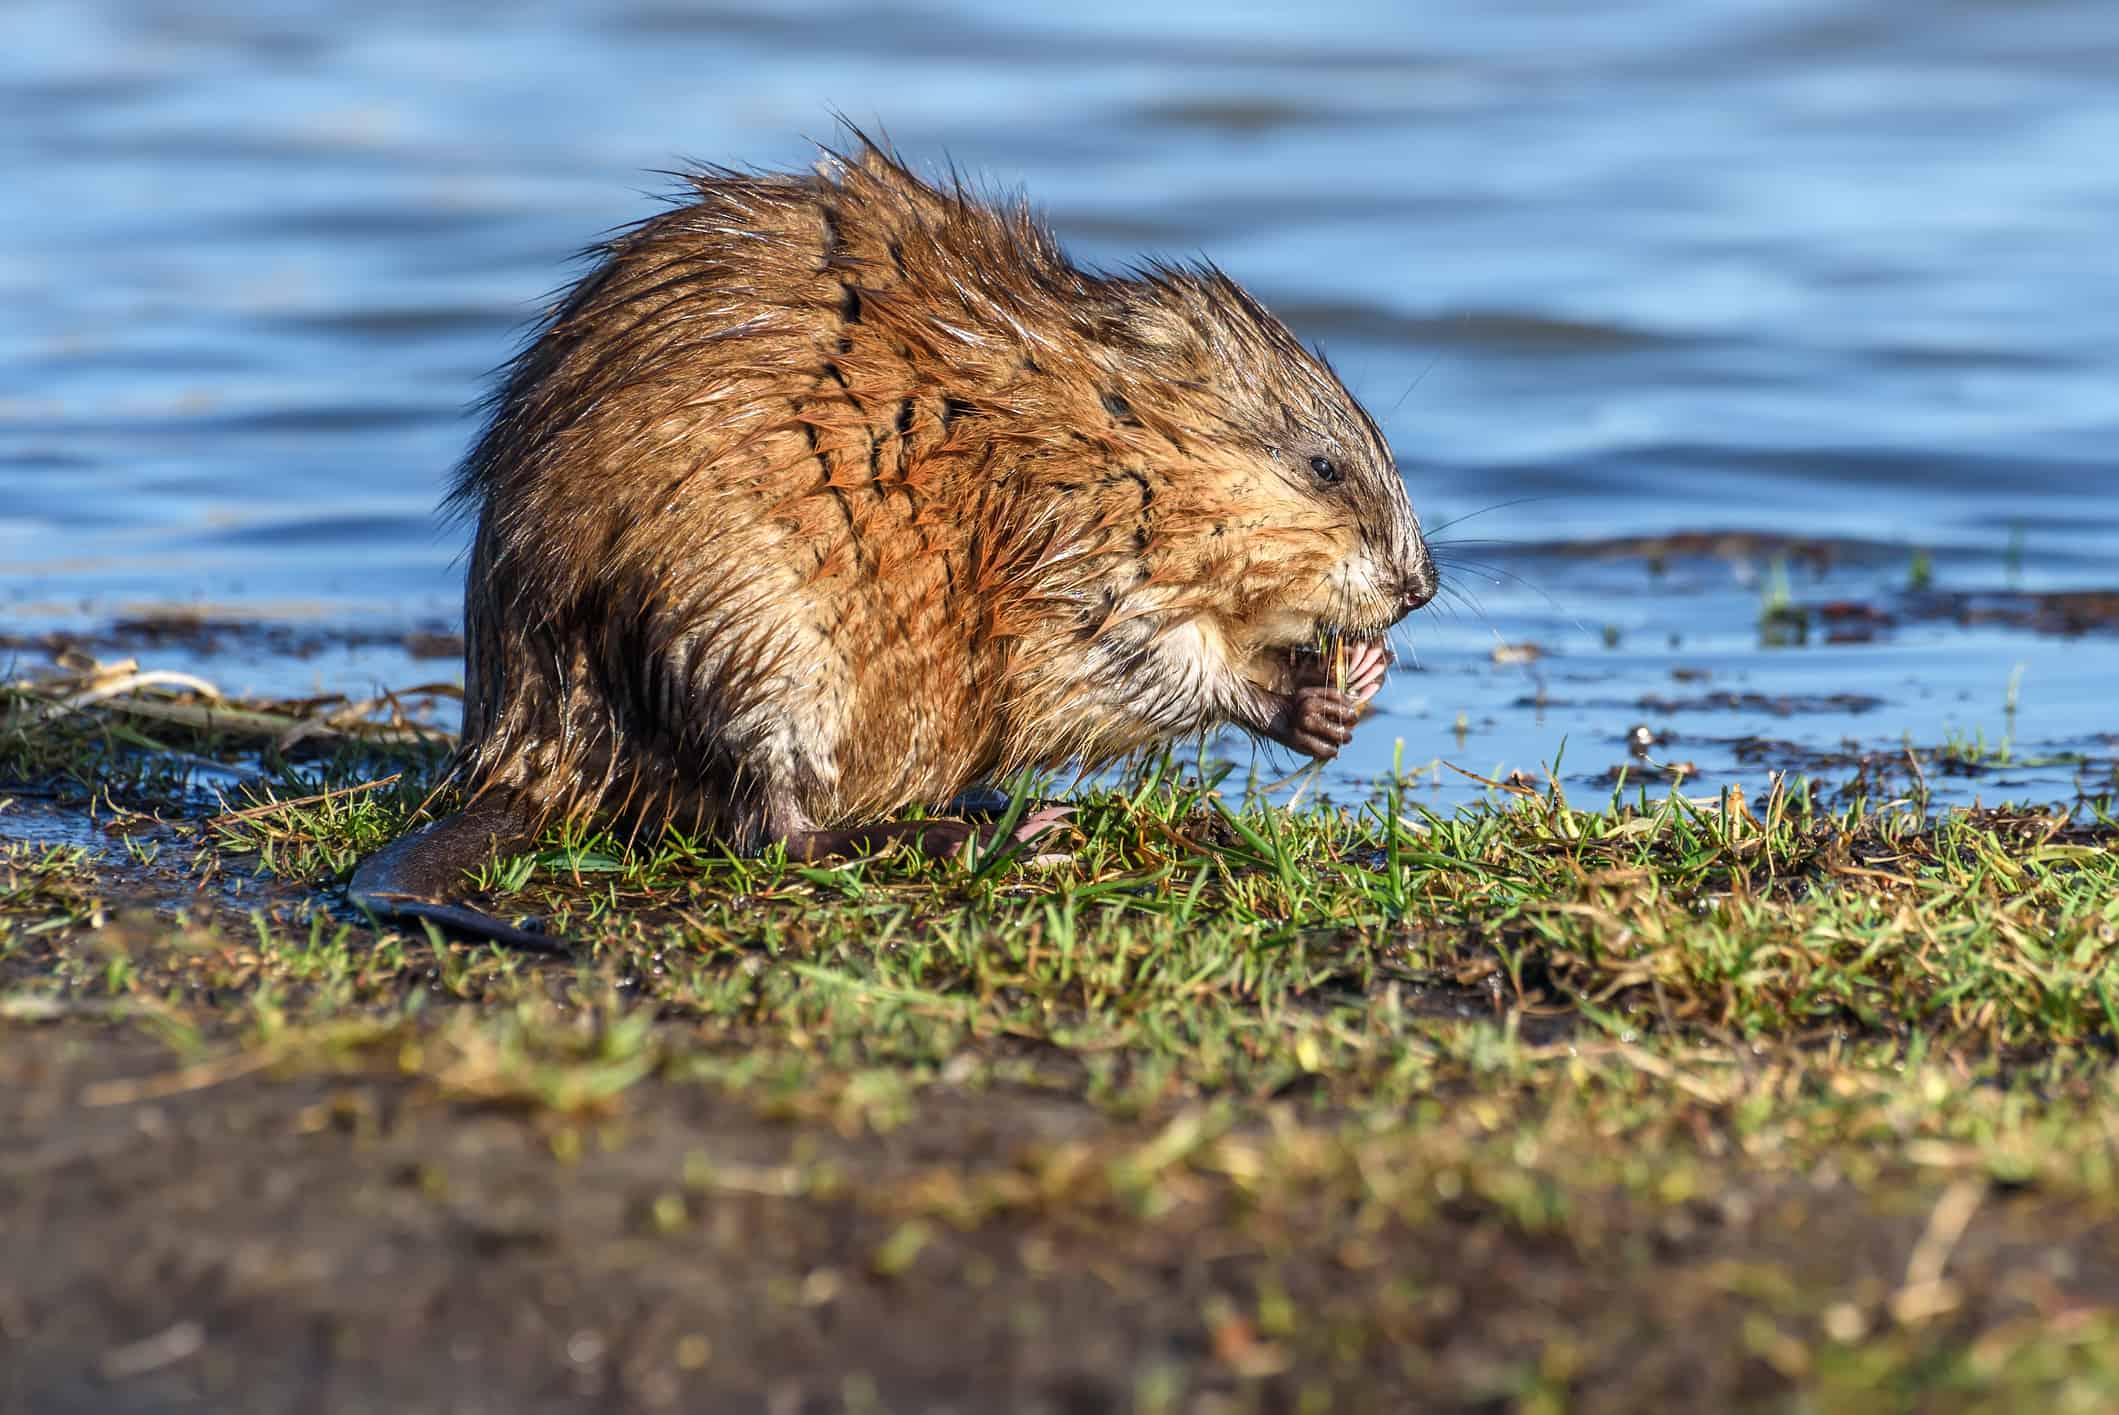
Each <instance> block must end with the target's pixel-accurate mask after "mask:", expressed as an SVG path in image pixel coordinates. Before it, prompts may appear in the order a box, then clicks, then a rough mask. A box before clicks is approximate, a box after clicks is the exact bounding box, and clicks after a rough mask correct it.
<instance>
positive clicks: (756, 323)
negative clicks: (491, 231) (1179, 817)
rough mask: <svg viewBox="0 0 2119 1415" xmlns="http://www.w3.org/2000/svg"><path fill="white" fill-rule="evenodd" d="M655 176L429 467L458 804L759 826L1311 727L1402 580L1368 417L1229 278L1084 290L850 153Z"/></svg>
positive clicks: (1006, 216)
mask: <svg viewBox="0 0 2119 1415" xmlns="http://www.w3.org/2000/svg"><path fill="white" fill-rule="evenodd" d="M691 188H692V191H691V194H690V195H691V199H690V201H689V202H688V203H687V204H685V205H683V206H681V207H678V208H677V209H675V210H672V211H669V212H667V213H664V214H662V215H659V216H656V217H655V218H653V219H651V220H649V221H647V222H645V223H643V224H641V225H639V226H637V227H635V228H632V229H631V230H630V231H629V232H627V233H626V234H624V235H622V236H620V237H619V238H618V239H616V240H613V241H611V242H610V243H608V244H607V245H606V246H604V247H602V248H601V250H600V252H599V259H598V263H597V264H596V266H595V268H594V269H593V270H592V271H591V272H590V273H589V274H588V276H587V277H586V278H584V279H583V280H582V281H581V282H580V284H579V285H577V286H576V287H575V288H574V289H573V290H572V292H571V293H570V294H569V295H568V296H567V297H566V299H565V300H564V301H563V302H562V303H561V304H560V305H559V307H558V308H557V309H556V310H555V311H554V312H553V314H552V315H551V317H550V319H549V320H548V322H547V323H546V324H545V325H544V327H543V328H542V330H541V331H540V332H539V333H538V335H537V336H536V338H535V340H534V342H533V343H532V344H531V345H530V346H529V347H528V348H527V349H526V350H525V351H524V352H523V354H522V355H521V356H520V357H519V358H518V360H517V361H516V362H515V364H514V365H513V366H512V368H511V370H510V372H509V375H508V377H507V379H506V380H505V383H504V385H503V386H502V388H501V389H500V390H499V392H498V393H497V394H496V396H495V398H494V401H493V407H492V419H491V422H490V424H489V426H488V428H487V430H486V432H485V433H484V435H483V436H482V438H481V439H480V440H479V442H478V444H477V446H476V447H475V449H474V450H473V452H472V454H471V456H470V457H469V459H468V460H467V461H466V464H465V466H464V468H463V470H462V473H461V476H460V478H459V481H458V485H457V487H456V491H455V500H456V502H457V503H458V505H459V506H460V507H462V508H463V509H464V510H465V511H467V512H469V513H470V514H472V515H475V517H476V519H477V533H476V539H475V542H474V547H473V551H472V556H471V563H470V567H469V580H468V584H467V587H466V595H465V618H466V631H467V642H468V649H467V661H466V683H465V711H464V733H463V741H462V745H461V748H460V750H459V753H458V756H457V759H456V762H455V772H456V775H457V778H458V780H459V781H460V783H461V784H462V785H463V786H465V787H466V788H468V789H469V790H470V791H471V792H472V793H473V795H474V798H475V799H481V800H483V799H487V798H489V797H491V796H493V795H494V794H495V793H498V794H499V795H500V796H502V797H504V798H506V799H509V800H511V801H513V802H515V803H516V805H515V806H514V807H512V808H511V809H514V810H516V811H517V812H518V814H519V816H520V818H521V819H522V820H523V821H524V822H525V823H526V828H530V827H532V826H534V825H535V824H541V823H543V822H545V821H548V820H549V819H551V818H552V817H554V816H556V815H574V816H581V817H586V818H594V819H599V820H605V821H619V822H631V823H646V824H661V823H665V822H667V823H673V824H676V825H679V826H681V827H684V828H687V829H693V830H704V831H709V832H713V833H716V834H719V835H721V836H722V837H724V838H726V839H729V840H730V841H732V842H733V843H735V844H737V845H739V846H752V845H755V844H757V843H759V842H761V841H763V840H768V839H772V840H782V841H788V842H790V845H791V848H794V845H795V843H796V842H798V841H801V840H803V839H811V840H812V844H813V845H814V844H815V842H816V841H821V840H824V839H825V836H824V835H823V834H818V833H819V832H828V831H829V830H830V829H831V828H833V827H843V826H848V825H854V824H862V823H870V822H875V821H878V820H880V819H882V818H883V817H886V816H888V815H890V814H891V813H893V812H897V811H900V810H902V809H903V808H905V807H907V806H911V805H916V804H931V803H938V802H941V801H945V800H947V799H949V798H950V797H952V796H954V795H955V794H957V793H958V792H960V791H962V790H963V789H965V788H966V787H967V786H969V785H971V784H973V783H975V782H978V781H979V780H981V779H982V778H986V777H989V776H992V775H994V774H996V773H1000V772H1006V771H1009V770H1012V769H1015V768H1020V767H1027V766H1040V765H1042V766H1058V765H1062V764H1066V763H1084V764H1091V765H1093V764H1096V763H1099V762H1104V761H1108V760H1112V759H1115V758H1118V757H1120V756H1123V755H1125V754H1127V753H1131V752H1134V751H1137V750H1140V749H1142V748H1146V747H1151V746H1153V745H1156V744H1158V743H1161V742H1164V741H1167V740H1169V739H1170V738H1172V737H1174V736H1177V735H1181V734H1184V733H1188V732H1192V731H1197V730H1201V729H1204V728H1209V727H1213V726H1216V725H1219V724H1222V723H1229V722H1233V723H1238V724H1241V725H1244V726H1246V727H1250V728H1252V729H1253V730H1256V731H1259V732H1261V733H1264V734H1266V735H1268V736H1272V737H1275V738H1276V739H1277V740H1281V741H1284V742H1289V743H1290V744H1292V745H1296V746H1298V747H1300V748H1302V749H1303V750H1308V751H1314V752H1320V753H1329V751H1331V750H1333V749H1335V748H1336V746H1337V745H1338V744H1339V743H1340V742H1343V741H1344V740H1345V732H1347V731H1350V730H1351V726H1352V718H1353V714H1354V712H1355V711H1356V710H1357V709H1358V704H1359V701H1360V699H1361V698H1362V697H1365V696H1366V694H1367V693H1371V692H1373V691H1374V685H1375V682H1376V681H1380V675H1381V671H1382V669H1381V664H1382V660H1383V657H1384V655H1383V651H1382V649H1381V647H1380V641H1381V636H1382V635H1383V633H1384V632H1385V631H1386V630H1387V629H1388V628H1389V626H1390V625H1391V624H1392V623H1394V622H1395V621H1396V620H1397V619H1398V618H1399V617H1401V616H1402V615H1403V614H1404V613H1405V612H1407V610H1408V609H1410V608H1412V607H1414V606H1416V605H1418V604H1419V603H1422V602H1424V601H1425V600H1426V599H1427V598H1428V597H1429V595H1431V594H1432V592H1433V575H1432V571H1431V569H1430V568H1429V564H1428V560H1427V556H1426V552H1425V548H1424V546H1423V544H1422V542H1421V538H1420V534H1419V529H1418V523H1417V521H1416V520H1415V518H1414V516H1413V514H1412V510H1411V507H1410V505H1409V504H1408V503H1407V500H1406V496H1405V491H1404V487H1403V485H1402V483H1401V482H1400V481H1399V479H1398V477H1397V473H1396V470H1395V467H1394V466H1393V464H1392V462H1391V457H1390V452H1389V449H1388V447H1387V446H1386V445H1385V443H1384V441H1383V439H1382V437H1381V435H1380V434H1379V433H1378V432H1377V430H1376V428H1375V425H1374V424H1373V423H1372V422H1371V421H1370V420H1369V418H1368V417H1367V415H1366V414H1365V413H1363V412H1362V411H1361V409H1360V408H1359V406H1358V405H1357V404H1356V403H1355V402H1354V400H1353V399H1352V398H1351V397H1350V396H1349V395H1348V394H1347V393H1346V391H1345V389H1344V388H1343V387H1342V386H1341V385H1340V384H1339V382H1338V380H1337V379H1336V378H1335V377H1334V376H1333V375H1332V374H1331V372H1330V370H1329V369H1328V368H1326V367H1325V365H1324V364H1323V363H1322V362H1321V361H1320V360H1318V359H1317V358H1315V357H1313V356H1312V355H1311V354H1310V353H1309V352H1308V351H1307V350H1305V349H1303V348H1302V346H1301V345H1300V344H1299V343H1298V342H1297V341H1296V340H1295V339H1294V338H1293V337H1292V336H1290V335H1289V334H1288V332H1287V331H1286V330H1285V329H1284V328H1283V327H1282V326H1281V325H1280V324H1279V323H1278V322H1277V321H1275V320H1274V319H1273V318H1272V317H1271V316H1270V315H1268V314H1267V313H1266V312H1265V311H1264V310H1263V309H1262V308H1261V307H1260V306H1259V305H1258V304H1257V303H1256V302H1255V301H1254V300H1252V299H1251V298H1250V296H1249V295H1247V294H1246V293H1245V292H1244V291H1243V290H1241V289H1240V288H1239V287H1238V286H1236V285H1235V284H1234V282H1232V281H1230V280H1228V279H1227V278H1226V277H1225V276H1222V275H1220V274H1219V273H1218V272H1215V271H1213V270H1211V269H1194V270H1179V269H1173V268H1167V267H1155V268H1152V269H1149V270H1146V271H1143V272H1141V273H1139V274H1137V275H1134V276H1130V277H1113V276H1102V275H1093V274H1088V273H1084V272H1082V271H1080V270H1078V269H1076V268H1075V267H1074V266H1072V265H1071V264H1069V263H1068V261H1067V260H1066V259H1065V257H1064V256H1063V255H1062V254H1061V252H1060V250H1059V248H1058V247H1057V245H1056V244H1055V242H1054V241H1053V240H1052V238H1051V236H1050V235H1049V233H1048V232H1047V231H1046V230H1045V228H1044V227H1043V226H1042V225H1041V224H1040V223H1039V222H1038V221H1036V220H1035V219H1034V218H1033V217H1032V216H1031V215H1030V214H1029V213H1028V212H1027V211H1026V210H1024V209H1023V208H1021V207H1020V206H1008V207H996V206H993V205H989V204H987V203H985V202H982V201H980V200H977V199H975V198H974V197H973V196H971V195H970V194H968V193H966V192H965V191H964V190H963V189H962V188H961V187H955V188H953V189H950V190H941V189H937V188H934V187H930V186H928V185H927V184H925V183H923V182H921V181H920V180H919V179H917V178H916V177H914V176H913V175H912V174H911V173H910V172H909V171H907V170H906V169H905V168H904V167H903V166H902V165H900V164H899V163H898V162H897V161H896V160H895V159H892V158H890V157H888V156H887V155H885V154H884V153H882V152H880V151H879V150H877V149H876V148H874V147H873V146H871V145H868V144H867V143H866V142H865V141H864V142H863V143H862V144H861V146H860V148H859V150H858V152H857V153H856V154H855V155H854V156H852V157H850V158H843V159H842V158H836V157H833V158H829V159H828V160H827V161H826V162H825V163H824V164H823V165H822V166H821V167H820V169H819V170H818V172H816V173H814V174H803V175H788V176H779V175H766V176H755V175H742V174H736V173H730V172H713V173H709V174H705V175H701V176H698V177H695V178H693V179H692V181H691ZM1320 634H1325V635H1341V636H1345V637H1347V638H1350V639H1354V640H1357V641H1363V642H1366V643H1368V644H1370V645H1371V646H1372V651H1369V652H1366V653H1365V654H1364V656H1363V657H1362V659H1361V664H1362V671H1363V675H1364V676H1363V680H1362V682H1361V683H1359V684H1354V685H1349V684H1346V683H1325V682H1322V681H1320V680H1319V679H1318V677H1317V675H1316V674H1315V672H1314V671H1306V670H1305V669H1304V668H1303V667H1302V663H1303V660H1302V658H1301V657H1300V654H1299V651H1300V650H1301V649H1302V648H1303V647H1304V646H1305V645H1306V644H1314V642H1315V641H1316V639H1317V637H1318V636H1319V635H1320ZM1371 670H1373V671H1371ZM818 848H822V847H818Z"/></svg>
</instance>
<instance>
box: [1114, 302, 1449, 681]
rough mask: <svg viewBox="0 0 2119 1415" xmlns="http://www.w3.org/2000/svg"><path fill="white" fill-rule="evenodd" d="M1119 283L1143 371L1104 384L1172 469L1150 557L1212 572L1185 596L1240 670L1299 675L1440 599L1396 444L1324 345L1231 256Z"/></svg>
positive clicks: (1123, 326) (1156, 459) (1189, 579)
mask: <svg viewBox="0 0 2119 1415" xmlns="http://www.w3.org/2000/svg"><path fill="white" fill-rule="evenodd" d="M1115 283H1116V285H1117V288H1118V290H1119V292H1120V296H1121V298H1120V309H1121V311H1122V313H1121V314H1120V315H1119V317H1118V319H1117V321H1115V333H1116V335H1117V338H1116V339H1115V340H1113V342H1118V343H1120V344H1121V345H1122V346H1130V347H1129V348H1128V350H1127V352H1128V354H1129V356H1130V359H1131V363H1132V366H1133V367H1134V368H1135V369H1137V370H1138V371H1139V373H1140V375H1142V376H1137V377H1131V378H1126V379H1124V380H1123V386H1122V388H1121V390H1120V393H1119V396H1118V398H1117V399H1116V401H1115V402H1114V401H1113V400H1112V399H1110V398H1107V400H1106V401H1107V404H1108V405H1110V406H1112V407H1113V408H1114V410H1115V411H1116V412H1118V413H1120V414H1122V417H1121V421H1130V422H1132V423H1134V424H1135V425H1137V426H1138V427H1139V428H1140V430H1141V431H1142V432H1143V433H1146V434H1148V435H1149V437H1150V438H1151V439H1152V443H1153V444H1157V447H1156V455H1154V456H1153V457H1152V458H1151V461H1152V463H1154V464H1156V465H1155V467H1154V470H1156V471H1159V472H1160V473H1161V474H1162V475H1161V476H1160V477H1158V478H1156V485H1155V487H1154V489H1153V496H1154V498H1155V505H1154V506H1153V507H1152V509H1151V512H1150V516H1151V519H1152V523H1153V527H1154V532H1155V534H1154V538H1153V542H1152V544H1151V545H1149V546H1147V547H1145V548H1144V558H1145V559H1146V560H1147V561H1148V563H1149V568H1150V571H1151V575H1152V577H1153V578H1154V579H1155V580H1157V581H1161V582H1163V583H1166V584H1170V585H1174V586H1190V587H1196V593H1195V594H1193V595H1192V596H1191V598H1190V601H1189V603H1188V604H1187V608H1188V609H1189V610H1190V611H1191V613H1193V614H1194V615H1196V616H1197V620H1198V622H1200V623H1201V624H1202V626H1203V627H1204V628H1206V629H1207V630H1209V631H1210V633H1209V635H1208V637H1209V638H1211V640H1212V641H1213V642H1212V643H1211V644H1210V645H1203V647H1206V648H1208V649H1209V650H1210V651H1212V652H1214V653H1215V654H1216V655H1217V656H1218V657H1220V658H1222V659H1223V663H1224V667H1225V669H1226V670H1227V671H1228V672H1230V673H1233V674H1235V675H1236V676H1238V677H1240V678H1242V679H1243V680H1246V681H1248V682H1249V683H1250V684H1252V685H1254V686H1256V687H1258V688H1261V689H1265V690H1267V691H1268V692H1273V691H1283V692H1284V691H1285V690H1286V687H1287V685H1288V683H1289V682H1290V681H1291V679H1292V675H1294V674H1295V673H1296V671H1297V662H1298V656H1299V655H1302V654H1304V653H1307V652H1311V651H1314V650H1316V649H1317V648H1318V647H1320V645H1322V644H1326V643H1330V642H1333V641H1338V642H1342V643H1345V642H1349V641H1351V642H1353V643H1357V644H1358V643H1360V642H1362V641H1379V642H1380V641H1383V640H1385V639H1386V636H1387V635H1388V632H1389V630H1390V628H1391V627H1392V626H1393V625H1395V624H1396V623H1397V622H1398V621H1399V620H1401V619H1403V618H1404V617H1405V616H1406V615H1408V614H1410V613H1411V612H1412V611H1413V610H1415V609H1418V608H1419V607H1420V606H1421V605H1424V604H1426V603H1427V602H1428V601H1429V600H1430V599H1432V598H1434V595H1435V590H1436V578H1435V568H1434V563H1433V561H1432V560H1430V559H1429V557H1428V551H1427V543H1426V541H1425V540H1424V539H1423V538H1422V536H1421V532H1420V521H1419V518H1418V517H1417V516H1416V515H1415V514H1414V512H1413V507H1412V503H1411V501H1410V500H1409V499H1408V497H1407V495H1406V489H1405V483H1404V482H1403V481H1402V480H1401V479H1400V478H1399V475H1398V469H1397V465H1396V463H1395V461H1394V460H1393V459H1392V456H1391V450H1390V446H1389V444H1388V443H1386V442H1385V441H1384V438H1383V434H1382V432H1381V430H1380V429H1378V428H1377V426H1376V423H1375V421H1374V419H1372V418H1370V417H1369V415H1368V414H1367V413H1366V412H1365V411H1364V410H1363V409H1362V407H1361V405H1360V404H1359V403H1358V402H1356V401H1355V399H1354V397H1353V395H1352V394H1350V393H1349V392H1347V390H1346V387H1345V386H1344V385H1343V384H1342V383H1340V381H1339V379H1338V377H1337V376H1336V375H1335V374H1334V373H1333V372H1332V370H1331V368H1330V367H1329V366H1328V365H1327V364H1326V363H1325V362H1324V361H1323V359H1322V358H1320V357H1319V356H1317V355H1316V354H1314V353H1312V352H1311V351H1310V350H1308V349H1306V348H1304V347H1303V346H1302V344H1301V342H1300V341H1298V340H1297V339H1296V338H1295V337H1294V335H1293V334H1291V333H1290V332H1289V331H1288V329H1287V328H1286V326H1284V325H1282V324H1281V323H1280V321H1279V320H1277V319H1275V318H1274V317H1273V316H1272V315H1271V314H1269V313H1268V312H1267V311H1266V310H1265V309H1264V307H1263V306H1261V305H1260V304H1259V303H1258V302H1257V301H1256V300H1255V299H1253V298H1252V297H1251V296H1250V295H1249V294H1248V293H1247V292H1245V291H1244V290H1243V289H1242V287H1240V286H1239V285H1237V284H1236V283H1235V282H1234V281H1233V280H1230V279H1229V278H1228V277H1227V276H1225V275H1222V274H1221V273H1220V272H1218V271H1215V270H1212V269H1204V270H1172V269H1168V268H1160V267H1159V268H1156V269H1153V270H1150V271H1148V272H1146V273H1145V274H1144V275H1143V276H1142V277H1141V278H1139V279H1136V280H1127V281H1123V282H1115ZM1113 332H1114V331H1107V334H1106V338H1107V339H1113Z"/></svg>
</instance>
